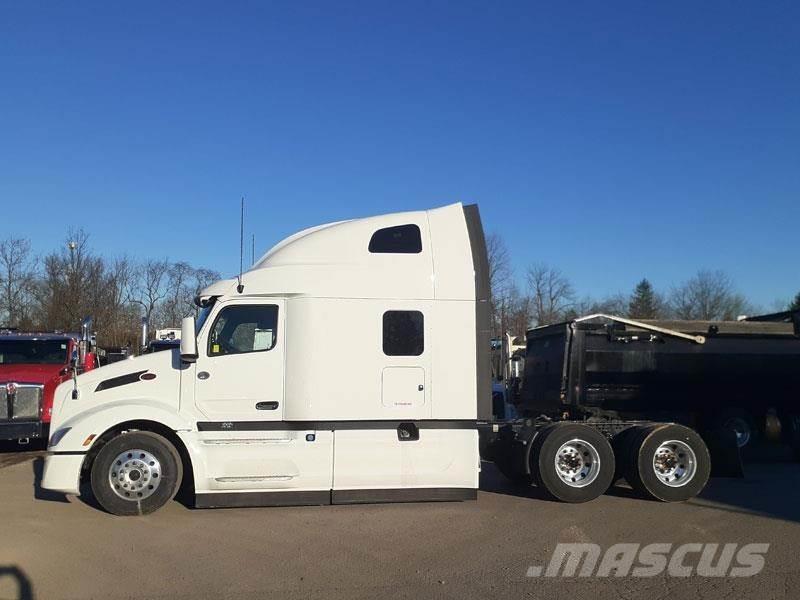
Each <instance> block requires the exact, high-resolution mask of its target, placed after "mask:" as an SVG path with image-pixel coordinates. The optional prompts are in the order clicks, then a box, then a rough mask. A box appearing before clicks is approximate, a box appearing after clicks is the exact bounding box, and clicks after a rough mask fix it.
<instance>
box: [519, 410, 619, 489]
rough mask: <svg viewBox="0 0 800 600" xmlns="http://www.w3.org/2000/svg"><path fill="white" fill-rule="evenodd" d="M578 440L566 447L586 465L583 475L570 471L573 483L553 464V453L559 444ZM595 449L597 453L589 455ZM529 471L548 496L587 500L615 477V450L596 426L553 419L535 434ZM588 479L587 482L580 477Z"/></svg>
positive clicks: (604, 487) (560, 445) (607, 486)
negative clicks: (551, 423) (551, 422)
mask: <svg viewBox="0 0 800 600" xmlns="http://www.w3.org/2000/svg"><path fill="white" fill-rule="evenodd" d="M573 441H577V443H576V445H575V446H574V447H572V448H568V449H567V451H570V452H573V453H574V454H575V456H576V457H577V460H580V461H582V464H583V465H584V466H585V467H586V468H587V469H589V470H588V473H587V474H586V475H583V476H581V472H582V471H581V472H576V473H574V474H573V479H572V482H573V483H567V482H566V481H565V479H563V478H562V477H561V476H560V475H559V472H558V470H557V467H556V457H557V455H558V454H559V450H561V452H562V453H563V452H564V449H563V448H562V446H564V445H565V444H568V443H570V442H573ZM591 450H594V452H595V454H596V457H595V458H594V459H593V458H592V457H591V454H590V453H591ZM530 465H531V474H532V475H533V479H534V482H535V483H536V485H537V486H538V487H540V488H541V489H542V490H543V491H544V492H545V493H547V495H548V496H550V497H551V498H553V499H555V500H560V501H561V502H571V503H579V502H588V501H589V500H594V499H595V498H597V497H598V496H600V495H602V494H604V493H605V492H606V491H607V490H608V488H609V487H611V483H612V480H613V478H614V470H615V466H614V451H613V450H612V449H611V444H609V442H608V440H607V439H606V437H605V436H604V435H603V434H601V433H600V432H599V431H597V430H596V429H593V428H591V427H589V426H587V425H581V424H579V423H556V424H553V425H550V426H548V427H546V428H544V429H543V430H541V431H540V432H539V434H538V435H537V436H536V437H535V438H534V440H533V445H532V447H531V454H530ZM584 479H590V483H588V484H587V483H585V481H582V480H584Z"/></svg>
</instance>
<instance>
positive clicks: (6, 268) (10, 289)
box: [0, 237, 35, 325]
mask: <svg viewBox="0 0 800 600" xmlns="http://www.w3.org/2000/svg"><path fill="white" fill-rule="evenodd" d="M34 277H35V264H34V260H33V259H32V258H31V243H30V241H29V240H26V239H21V238H14V237H10V238H8V239H6V240H3V241H2V242H0V287H2V295H0V318H4V319H5V322H6V323H7V324H8V325H24V324H26V321H28V320H29V317H30V302H31V292H32V286H33V283H34Z"/></svg>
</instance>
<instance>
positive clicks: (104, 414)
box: [50, 399, 194, 454]
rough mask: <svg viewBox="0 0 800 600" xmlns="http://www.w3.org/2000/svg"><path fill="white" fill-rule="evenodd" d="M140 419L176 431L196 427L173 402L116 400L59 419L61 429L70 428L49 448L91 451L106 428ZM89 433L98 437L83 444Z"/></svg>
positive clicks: (70, 451)
mask: <svg viewBox="0 0 800 600" xmlns="http://www.w3.org/2000/svg"><path fill="white" fill-rule="evenodd" d="M139 420H144V421H154V422H157V423H160V424H161V425H164V426H165V427H169V428H170V429H172V430H173V431H176V432H178V431H191V430H193V429H194V423H193V422H192V421H190V420H188V419H186V418H185V417H183V416H181V415H179V414H178V413H177V412H176V411H175V408H174V406H172V405H169V404H166V403H163V402H158V401H156V400H152V399H129V400H116V401H112V402H107V403H103V404H98V405H96V406H93V407H91V408H87V410H82V411H80V412H79V413H76V414H74V415H72V416H71V417H69V418H67V419H66V420H65V421H64V422H62V423H59V426H58V431H61V430H63V429H66V428H70V429H69V431H68V432H67V433H66V434H64V436H63V437H62V438H61V439H60V440H58V441H57V444H56V445H55V446H51V447H50V451H51V452H53V453H56V454H58V453H62V452H69V453H75V452H80V453H85V452H88V451H89V450H91V448H92V446H93V445H94V444H95V442H96V441H97V440H98V439H99V438H100V436H101V435H102V434H103V433H104V432H106V431H108V430H109V429H112V428H113V427H115V426H117V425H119V424H120V423H125V422H127V421H139ZM54 433H57V432H54ZM90 435H94V436H95V437H94V438H93V439H92V440H91V441H90V442H89V443H88V444H87V445H84V443H85V441H86V440H87V438H88V437H89V436H90Z"/></svg>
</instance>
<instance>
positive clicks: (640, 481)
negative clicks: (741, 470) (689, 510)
mask: <svg viewBox="0 0 800 600" xmlns="http://www.w3.org/2000/svg"><path fill="white" fill-rule="evenodd" d="M637 429H638V432H637V433H636V435H635V437H634V439H633V441H632V446H631V455H630V456H631V460H630V462H629V464H628V468H627V469H626V472H625V479H627V480H628V483H630V484H631V486H632V487H633V488H634V489H635V490H636V491H637V492H639V493H640V494H641V495H643V496H645V497H648V498H653V499H655V500H660V501H662V502H683V501H685V500H689V499H690V498H694V497H695V496H696V495H697V494H699V493H700V492H701V491H702V490H703V488H704V487H705V485H706V483H707V482H708V477H709V475H710V473H711V457H710V455H709V452H708V448H707V447H706V444H705V442H704V441H703V439H702V438H701V437H700V435H699V434H698V433H697V432H695V431H693V430H692V429H689V428H688V427H684V426H683V425H675V424H661V425H651V426H645V427H641V428H637ZM670 441H674V442H676V443H675V444H667V442H670ZM684 445H685V446H686V447H688V449H690V450H691V453H690V454H689V453H686V451H685V450H684V448H683V446H684ZM662 448H664V449H666V452H668V453H669V455H668V457H667V458H665V459H664V460H666V461H670V460H671V461H674V462H673V467H675V471H674V472H672V473H667V472H666V471H665V473H666V474H665V475H664V476H659V475H657V474H656V468H655V464H654V461H655V458H656V452H657V451H659V449H662ZM691 454H693V455H694V460H693V461H692V460H691ZM681 461H683V462H681ZM691 465H693V467H692V466H691ZM681 477H686V478H688V479H684V480H683V481H681V480H680V478H681ZM667 480H670V481H671V482H672V484H669V483H667V482H666V481H667Z"/></svg>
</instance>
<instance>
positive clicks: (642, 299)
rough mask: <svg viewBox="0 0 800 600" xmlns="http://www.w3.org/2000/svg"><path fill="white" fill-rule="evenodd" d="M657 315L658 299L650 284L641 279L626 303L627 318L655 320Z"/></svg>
mask: <svg viewBox="0 0 800 600" xmlns="http://www.w3.org/2000/svg"><path fill="white" fill-rule="evenodd" d="M657 314H658V299H657V298H656V293H655V291H654V290H653V286H652V284H651V283H650V282H649V281H647V279H642V280H641V281H640V282H639V283H638V284H636V288H635V289H634V290H633V294H632V295H631V299H630V302H629V303H628V316H629V317H631V318H633V319H655V318H656V316H657Z"/></svg>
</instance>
